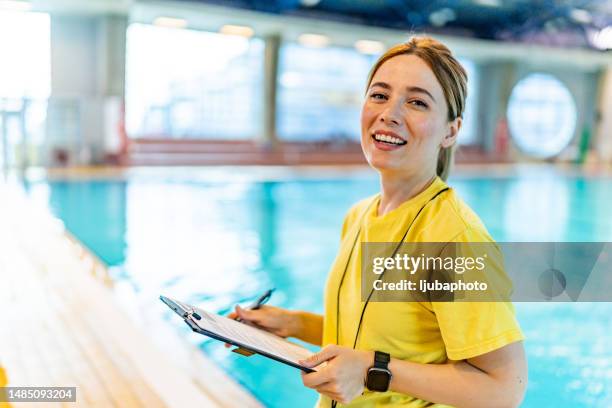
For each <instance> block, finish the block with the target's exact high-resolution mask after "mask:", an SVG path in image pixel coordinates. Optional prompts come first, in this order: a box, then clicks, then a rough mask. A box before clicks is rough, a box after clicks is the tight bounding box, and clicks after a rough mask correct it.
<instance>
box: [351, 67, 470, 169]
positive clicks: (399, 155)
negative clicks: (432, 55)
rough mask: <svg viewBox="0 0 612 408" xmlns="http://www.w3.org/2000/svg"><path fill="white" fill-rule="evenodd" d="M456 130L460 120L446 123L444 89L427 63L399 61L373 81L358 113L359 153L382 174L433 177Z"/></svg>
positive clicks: (453, 139) (446, 110)
mask: <svg viewBox="0 0 612 408" xmlns="http://www.w3.org/2000/svg"><path fill="white" fill-rule="evenodd" d="M460 127H461V118H457V119H455V120H453V121H451V122H449V121H448V107H447V105H446V100H445V99H444V93H443V91H442V87H441V85H440V83H439V82H438V80H437V79H436V76H435V75H434V73H433V71H432V70H431V69H430V68H429V66H428V65H427V64H426V63H425V61H423V60H422V59H420V58H419V57H417V56H415V55H398V56H396V57H393V58H391V59H389V60H387V61H385V62H384V63H383V64H382V65H381V66H380V68H379V69H378V71H377V72H376V74H375V75H374V77H373V78H372V82H371V83H370V87H369V88H368V91H367V94H366V99H365V102H364V104H363V109H362V111H361V147H362V148H363V152H364V154H365V156H366V159H367V160H368V163H370V165H371V166H372V167H374V168H375V169H377V170H379V171H381V172H394V173H397V172H399V173H401V174H402V175H404V176H408V177H410V176H413V175H417V174H426V173H427V174H429V173H431V175H432V176H433V175H434V174H435V172H436V165H437V160H438V153H439V150H440V148H441V147H450V146H452V144H453V143H454V142H455V139H456V136H457V132H458V131H459V128H460Z"/></svg>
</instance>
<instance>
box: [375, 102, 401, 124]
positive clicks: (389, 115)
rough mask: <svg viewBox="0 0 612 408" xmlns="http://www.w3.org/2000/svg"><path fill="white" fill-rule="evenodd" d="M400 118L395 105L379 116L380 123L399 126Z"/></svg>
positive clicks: (388, 107)
mask: <svg viewBox="0 0 612 408" xmlns="http://www.w3.org/2000/svg"><path fill="white" fill-rule="evenodd" d="M400 117H401V113H400V112H399V108H398V107H397V106H395V105H389V106H387V108H386V109H385V110H384V111H383V112H382V113H381V114H380V121H381V122H383V123H386V124H393V125H399V124H400V122H401V120H400Z"/></svg>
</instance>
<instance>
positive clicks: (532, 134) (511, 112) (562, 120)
mask: <svg viewBox="0 0 612 408" xmlns="http://www.w3.org/2000/svg"><path fill="white" fill-rule="evenodd" d="M576 116H577V113H576V104H575V103H574V99H573V98H572V95H571V94H570V92H569V90H568V89H567V88H566V87H565V85H563V84H562V83H561V81H559V80H558V79H556V78H555V77H553V76H552V75H549V74H545V73H534V74H530V75H528V76H527V77H525V78H523V79H522V80H520V81H519V82H518V83H517V84H516V86H515V87H514V89H513V90H512V94H511V95H510V101H509V103H508V126H509V128H510V134H511V135H512V137H513V139H514V141H515V142H516V144H517V145H518V147H519V148H520V149H521V150H523V151H524V152H525V153H527V154H530V155H532V156H535V157H539V158H546V157H551V156H555V155H557V154H559V153H560V152H561V151H562V150H563V149H564V148H565V147H566V146H567V145H568V144H569V142H570V141H571V140H572V137H573V136H574V131H575V129H576Z"/></svg>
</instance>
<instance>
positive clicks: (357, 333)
mask: <svg viewBox="0 0 612 408" xmlns="http://www.w3.org/2000/svg"><path fill="white" fill-rule="evenodd" d="M447 190H450V188H449V187H445V188H443V189H442V190H440V191H438V192H437V193H436V194H435V195H434V196H433V197H431V198H430V199H429V200H428V201H427V202H426V203H425V204H423V206H422V207H421V208H420V209H419V211H418V212H417V213H416V215H415V216H414V218H413V219H412V221H411V222H410V224H409V225H408V228H406V232H404V236H403V237H402V239H401V240H400V241H399V243H398V244H397V246H396V247H395V251H393V255H391V257H394V256H395V254H397V251H399V249H400V247H401V246H402V244H403V242H404V240H405V239H406V237H407V236H408V232H410V229H411V228H412V225H413V224H414V222H415V221H416V220H417V219H418V218H419V215H421V212H423V210H424V209H425V207H427V206H428V205H429V203H431V202H432V201H434V200H435V199H436V198H438V196H439V195H440V194H442V193H443V192H445V191H447ZM374 202H375V201H373V202H372V203H370V205H369V206H368V208H367V209H366V211H365V212H364V213H363V216H362V217H361V220H360V223H359V230H357V235H356V236H355V240H354V241H353V245H352V247H351V251H350V252H349V256H348V259H347V261H346V265H345V266H344V272H342V278H340V284H339V285H338V293H337V295H336V296H337V298H336V344H338V341H339V334H338V331H339V328H340V290H341V289H342V284H343V283H344V278H345V276H346V272H347V271H348V266H349V263H350V262H351V258H352V256H353V251H354V249H355V246H356V245H357V241H358V240H359V235H360V234H361V226H362V224H363V220H364V219H365V216H366V214H367V213H368V210H369V209H370V208H371V207H372V204H374ZM385 272H387V268H385V269H384V270H383V272H382V273H381V274H380V279H381V280H382V279H383V276H384V275H385ZM373 293H374V288H372V290H371V291H370V294H369V295H368V298H367V299H366V301H365V305H363V309H361V316H359V324H357V332H356V333H355V340H354V341H353V349H355V347H356V346H357V340H358V339H359V332H360V330H361V324H362V323H363V316H364V315H365V311H366V308H367V307H368V303H370V298H371V297H372V294H373ZM336 404H337V401H332V405H331V406H332V408H336Z"/></svg>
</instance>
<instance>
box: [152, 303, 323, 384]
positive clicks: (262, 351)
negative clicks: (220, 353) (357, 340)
mask: <svg viewBox="0 0 612 408" xmlns="http://www.w3.org/2000/svg"><path fill="white" fill-rule="evenodd" d="M159 299H160V300H161V301H162V302H164V303H165V304H166V305H167V306H168V307H169V308H170V309H172V310H173V311H174V312H175V313H176V314H178V315H179V316H181V317H182V318H183V320H184V321H185V323H186V324H187V325H188V326H189V327H190V328H191V330H193V331H194V332H196V333H200V334H203V335H205V336H208V337H210V338H213V339H215V340H219V341H222V342H225V343H229V344H231V345H233V346H236V347H237V348H235V349H233V350H232V351H233V352H236V353H238V354H241V355H243V356H247V357H248V356H251V355H253V354H259V355H262V356H264V357H267V358H270V359H272V360H275V361H278V362H280V363H283V364H286V365H289V366H291V367H295V368H298V369H300V370H302V371H304V372H306V373H311V372H314V371H316V370H315V369H312V368H309V367H304V366H302V365H300V364H299V363H298V360H299V359H304V358H307V357H309V356H311V355H312V354H314V353H313V352H312V351H310V350H308V349H306V348H304V347H302V346H299V345H297V344H295V343H292V342H290V341H287V340H285V339H284V338H282V337H279V336H276V335H275V334H272V333H269V332H267V331H265V330H261V329H258V328H256V327H253V326H251V325H247V324H245V323H241V322H238V321H236V320H233V319H229V318H227V317H225V316H220V315H218V314H214V313H209V312H206V311H204V310H202V309H199V308H197V307H195V306H191V305H188V304H186V303H183V302H180V301H178V300H175V299H171V298H168V297H166V296H160V297H159Z"/></svg>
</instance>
